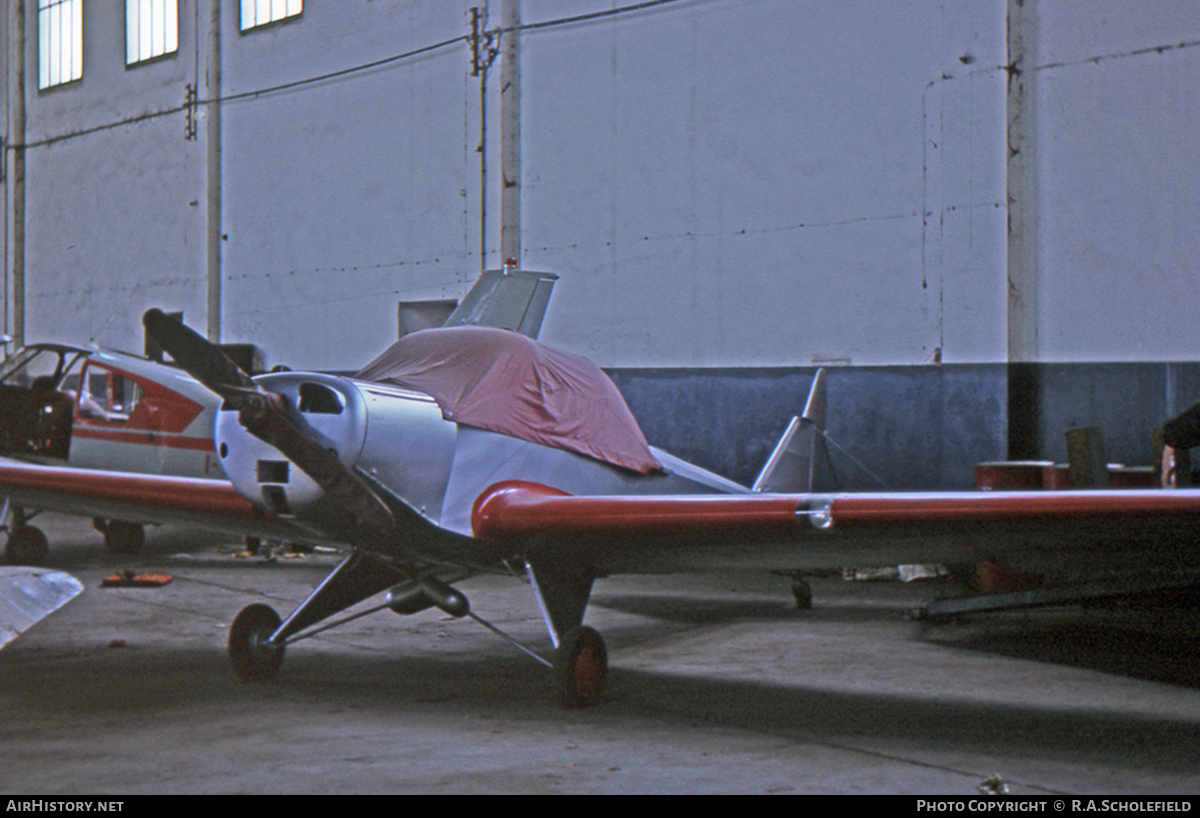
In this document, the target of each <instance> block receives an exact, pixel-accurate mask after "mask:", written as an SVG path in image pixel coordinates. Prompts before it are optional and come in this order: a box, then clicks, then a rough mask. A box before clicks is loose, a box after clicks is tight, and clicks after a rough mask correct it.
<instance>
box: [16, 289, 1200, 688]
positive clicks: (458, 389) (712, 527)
mask: <svg viewBox="0 0 1200 818" xmlns="http://www.w3.org/2000/svg"><path fill="white" fill-rule="evenodd" d="M521 272H522V271H516V270H508V269H506V270H504V271H496V272H495V275H496V276H497V277H496V278H495V280H494V282H493V284H494V285H495V286H496V287H499V288H500V290H504V289H505V284H506V278H505V277H506V276H513V279H512V280H513V281H514V282H516V281H520V280H522V277H521V275H520V274H521ZM527 275H534V274H527ZM551 279H552V277H551V278H543V279H540V280H539V281H540V282H541V283H540V284H537V283H535V284H532V285H530V286H531V287H532V290H531V289H530V287H526V290H525V292H526V294H525V296H523V300H522V301H521V305H522V309H518V310H516V311H515V313H514V314H516V315H517V318H516V319H514V320H511V321H508V322H507V323H503V322H496V321H488V320H483V319H481V318H480V316H479V309H477V308H481V305H480V304H478V303H476V304H470V303H468V302H470V301H471V299H470V298H468V299H467V300H466V301H464V303H463V305H461V306H460V307H459V310H458V311H456V315H457V316H458V319H457V320H455V316H452V320H451V321H449V322H447V325H446V326H443V327H440V328H436V329H428V330H422V331H418V332H414V333H411V334H409V335H406V336H404V337H403V338H401V339H400V340H399V341H397V342H396V343H394V344H393V345H392V346H390V347H389V348H388V349H387V350H385V351H384V352H383V353H382V354H380V355H379V356H378V357H377V358H376V359H375V360H373V361H371V362H370V363H368V364H367V365H366V366H365V367H364V368H363V369H361V370H360V371H358V372H357V373H356V374H355V375H353V376H351V377H335V376H332V375H327V374H321V373H313V372H282V373H272V374H265V375H258V376H255V377H250V376H248V375H247V374H246V373H245V372H243V371H242V370H240V369H239V368H238V367H237V366H236V365H234V364H233V363H232V362H231V361H230V360H229V359H228V358H227V357H226V356H225V355H224V354H222V353H221V351H220V350H219V349H218V348H216V347H215V346H214V345H213V344H211V343H209V342H208V341H207V340H205V339H204V338H203V337H202V336H200V335H198V334H197V333H195V332H193V331H192V330H190V329H189V328H187V327H186V326H185V325H183V324H182V323H180V322H179V321H178V320H175V319H174V318H171V317H169V316H167V315H165V314H164V313H162V312H160V311H158V310H150V311H148V312H147V313H146V314H145V316H144V317H143V323H144V325H145V329H146V332H147V334H148V335H149V336H150V337H151V338H153V339H154V340H155V341H156V342H157V343H158V344H160V345H161V346H162V348H163V349H165V350H166V351H167V352H168V353H169V354H170V355H171V356H172V358H173V359H174V360H175V361H176V362H177V363H178V364H179V365H180V366H181V367H182V368H183V369H184V370H186V371H187V372H188V373H190V374H191V375H192V376H193V377H194V378H195V380H196V381H198V382H199V383H201V384H203V385H204V386H205V387H207V389H209V390H211V391H212V392H213V393H214V394H216V395H218V396H219V398H220V405H219V407H218V410H217V411H216V412H215V421H214V432H213V440H214V443H215V451H216V457H217V460H218V461H219V463H220V466H221V468H222V470H223V471H224V473H225V475H226V476H227V477H228V481H221V480H205V479H202V478H197V477H183V476H167V475H158V474H130V473H120V472H115V471H111V470H110V471H97V470H84V469H78V468H70V467H61V466H44V465H40V464H30V465H17V466H10V467H5V468H3V469H0V489H2V490H3V491H6V492H7V493H8V494H9V495H10V497H12V498H13V499H14V500H17V501H20V502H21V503H23V504H25V505H28V506H31V507H62V506H63V504H64V503H68V502H69V503H70V504H71V506H72V507H73V508H75V509H79V510H80V513H87V514H90V515H93V516H100V517H104V518H118V519H140V520H146V521H162V522H167V521H177V522H190V523H194V524H198V525H203V526H206V527H208V528H219V529H222V530H228V531H230V532H236V533H238V534H240V535H246V534H249V535H255V536H263V537H273V538H280V539H284V538H286V539H298V540H304V541H307V542H314V543H333V544H339V545H343V546H349V547H350V548H351V552H350V555H349V556H348V557H347V558H346V559H345V560H344V561H343V562H342V563H341V564H339V565H338V566H337V568H335V569H334V570H333V572H332V573H331V574H330V575H329V576H328V577H327V578H326V579H325V580H324V581H323V582H322V583H321V584H320V585H319V586H318V587H317V588H316V590H314V591H313V592H312V594H311V595H310V596H309V597H308V598H307V599H305V600H304V601H303V602H302V603H301V604H300V605H299V606H298V607H297V608H296V609H295V610H294V611H291V612H290V613H288V614H287V615H286V616H285V617H281V616H280V615H279V614H278V613H277V612H276V611H275V610H273V609H272V608H270V607H268V606H266V605H263V604H257V603H256V604H252V605H250V606H248V607H246V608H245V609H243V610H242V611H241V612H240V613H239V614H238V615H237V617H236V618H235V619H234V621H233V623H232V625H231V627H230V631H229V642H228V649H229V656H230V659H231V661H232V663H233V667H234V670H235V671H236V673H237V674H238V675H239V676H240V677H241V678H243V679H245V680H248V681H254V680H263V679H268V678H271V677H273V676H275V675H276V674H277V672H278V671H279V669H280V667H281V664H282V661H283V658H284V652H285V649H286V648H287V647H288V646H289V645H292V644H294V643H296V642H298V641H300V640H301V639H304V638H306V637H307V636H309V635H312V634H314V633H316V632H318V631H321V630H325V629H327V628H329V627H334V626H336V625H337V624H340V623H341V622H344V621H346V620H348V619H350V618H356V617H358V616H361V615H363V614H365V613H369V612H370V611H377V610H385V609H390V610H391V611H394V612H396V613H400V614H413V613H416V612H418V611H423V610H426V609H429V608H438V609H440V610H442V611H444V612H446V613H447V614H450V615H452V616H456V617H461V616H467V617H470V618H472V619H475V620H476V621H479V622H481V623H482V624H484V625H486V626H487V627H489V628H492V629H493V630H496V629H495V628H494V627H493V626H491V625H490V623H487V622H485V621H484V620H482V619H481V618H480V617H478V616H477V615H476V614H475V613H474V612H473V611H472V610H471V607H470V604H469V602H468V600H467V598H466V596H465V595H464V594H463V593H462V591H461V590H459V589H458V588H457V587H455V584H456V583H458V582H460V581H461V580H463V579H466V578H468V577H470V576H472V575H476V574H480V573H484V572H496V571H502V572H504V573H517V574H520V575H522V576H523V577H525V578H527V579H528V581H529V584H530V585H531V587H532V589H533V592H534V595H535V597H536V599H537V602H538V604H539V607H540V609H541V611H542V613H543V618H544V620H545V623H546V626H547V629H548V631H549V634H550V638H551V641H552V643H553V644H554V646H555V652H554V657H553V661H551V660H548V659H546V658H544V657H542V656H540V655H538V654H537V653H535V652H534V651H532V650H530V649H528V648H526V647H524V646H521V645H517V647H519V648H521V649H522V650H525V651H526V652H527V653H529V654H530V655H531V656H533V657H534V658H535V659H536V660H537V661H539V662H541V663H543V664H545V665H547V666H549V667H552V668H553V672H554V676H555V680H556V688H557V691H558V695H559V698H560V700H561V702H562V703H563V704H564V705H566V706H568V707H581V706H587V705H590V704H592V703H594V702H596V701H597V700H598V699H599V698H600V697H601V695H602V692H603V690H604V685H605V678H606V674H607V653H606V648H605V644H604V641H603V639H602V638H601V636H600V635H599V634H598V633H597V632H596V631H595V630H593V629H591V628H589V627H587V626H585V625H583V620H584V615H585V611H586V608H587V604H588V600H589V597H590V594H591V590H592V586H593V583H594V582H595V581H596V580H597V579H599V578H602V577H604V576H606V575H610V574H617V573H663V572H669V571H679V570H690V569H715V570H720V569H722V568H728V567H758V568H763V569H770V570H783V571H801V570H815V569H820V568H827V567H830V566H844V565H880V564H893V565H894V564H898V563H929V562H947V563H948V562H959V563H961V562H971V561H982V560H984V559H992V558H997V559H1001V560H1003V561H1005V563H1006V564H1009V565H1011V566H1013V567H1014V568H1016V569H1018V570H1042V571H1047V572H1049V571H1060V570H1063V569H1065V568H1069V567H1070V566H1071V565H1073V564H1075V565H1078V564H1086V565H1087V566H1088V567H1090V568H1097V567H1102V566H1105V565H1109V564H1112V565H1117V564H1121V563H1125V562H1128V561H1129V560H1130V559H1134V560H1136V561H1137V563H1138V564H1139V565H1142V566H1144V565H1148V564H1157V565H1179V564H1181V563H1185V564H1195V563H1197V562H1198V561H1200V559H1198V558H1200V553H1198V552H1197V549H1196V547H1195V545H1194V537H1193V536H1192V534H1193V532H1194V531H1195V530H1196V528H1195V527H1196V525H1197V524H1198V523H1200V491H1194V490H1176V491H1145V490H1142V491H1134V490H1127V491H1058V492H1040V491H1039V492H1029V491H1014V492H998V491H995V492H941V493H904V494H887V493H882V494H881V493H875V494H819V493H813V492H812V488H813V479H814V475H816V474H817V473H818V472H819V468H820V464H821V461H822V459H823V457H822V443H821V441H822V437H821V435H822V427H823V424H824V417H825V388H824V376H823V374H821V373H818V374H817V376H816V378H815V379H814V384H813V387H812V390H811V392H810V395H809V399H808V402H807V405H806V407H805V410H804V412H803V413H802V414H801V415H800V416H799V417H797V418H795V419H793V422H792V423H791V425H790V426H789V427H788V430H787V431H786V432H785V434H784V436H783V438H782V439H781V440H780V442H779V444H778V445H777V446H776V449H775V451H774V453H773V454H772V456H771V457H770V458H769V459H768V461H767V464H766V465H765V466H764V468H763V470H762V472H761V473H760V475H759V477H758V479H757V480H756V481H755V484H754V485H753V486H751V487H745V486H741V485H739V484H736V483H734V482H732V481H729V480H727V479H725V478H723V477H720V476H718V475H716V474H713V473H711V472H708V471H705V470H704V469H701V468H699V467H697V466H695V465H692V464H690V463H687V462H685V461H683V460H680V459H679V458H676V457H673V456H671V455H669V454H667V453H666V452H663V451H660V450H658V449H655V448H653V447H651V446H649V445H648V444H647V442H646V440H645V438H644V437H643V435H642V433H641V431H640V429H639V428H638V426H637V423H636V421H635V420H634V419H633V416H632V414H631V413H630V411H629V409H628V407H627V406H626V404H625V401H624V400H623V398H622V397H621V395H620V394H619V393H618V392H617V390H616V388H615V386H614V385H613V384H612V382H611V381H610V380H609V379H608V378H607V377H606V376H605V375H604V374H603V373H602V372H601V371H600V370H599V369H598V368H596V367H595V366H594V365H593V364H591V363H590V362H589V361H587V360H586V359H583V358H580V357H578V356H575V355H571V354H568V353H566V352H561V351H558V350H555V349H552V348H550V347H548V346H545V345H543V344H540V343H538V342H537V341H536V340H534V339H533V338H532V337H529V336H530V335H536V325H538V324H540V320H541V316H540V313H538V314H537V315H536V316H535V319H534V320H528V321H527V320H526V318H527V316H525V310H524V308H525V307H526V306H528V305H530V304H534V302H536V301H538V300H539V299H540V305H541V309H543V310H544V307H545V300H544V297H543V296H548V286H546V287H542V284H545V283H546V282H547V281H550V280H551ZM528 283H529V282H528V281H526V282H525V284H528ZM522 286H525V285H524V284H523V285H522ZM539 287H541V293H542V295H537V292H538V288H539ZM497 291H499V290H497ZM531 293H532V294H531ZM492 301H493V302H494V301H495V298H493V299H492ZM483 306H486V305H483ZM473 311H474V312H473ZM509 312H510V313H513V311H512V310H511V309H510V310H509ZM534 312H537V309H534ZM497 323H499V324H500V326H499V327H498V326H496V324H497ZM503 327H506V328H503ZM531 328H532V332H530V329H531ZM522 331H524V333H525V334H522ZM377 594H379V595H382V601H381V602H380V603H379V604H377V605H375V606H374V607H372V608H370V609H369V610H367V611H362V610H359V611H358V612H356V613H353V614H346V615H345V616H344V617H343V618H342V619H340V620H336V621H333V622H327V621H326V620H329V619H330V618H331V617H336V616H337V615H338V614H342V613H343V612H346V611H347V610H348V609H349V608H351V607H352V606H356V605H358V604H359V603H361V602H364V601H366V600H367V599H368V598H370V597H373V596H375V595H377ZM497 632H498V631H497ZM501 635H503V634H501ZM506 638H507V637H506ZM510 641H514V640H511V639H510Z"/></svg>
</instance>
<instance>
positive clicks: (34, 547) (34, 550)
mask: <svg viewBox="0 0 1200 818" xmlns="http://www.w3.org/2000/svg"><path fill="white" fill-rule="evenodd" d="M49 554H50V543H49V542H48V541H47V540H46V535H45V534H43V533H42V530H41V529H40V528H34V527H33V526H31V525H23V526H21V527H19V528H17V529H16V530H14V531H13V532H12V533H11V534H9V535H8V542H7V543H5V545H4V559H5V561H6V562H7V563H8V564H9V565H41V564H43V563H44V562H45V561H46V557H47V556H48V555H49Z"/></svg>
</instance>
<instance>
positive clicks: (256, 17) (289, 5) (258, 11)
mask: <svg viewBox="0 0 1200 818" xmlns="http://www.w3.org/2000/svg"><path fill="white" fill-rule="evenodd" d="M302 11H304V0H242V20H241V29H242V31H248V30H250V29H252V28H258V27H259V26H265V25H269V24H271V23H275V22H278V21H279V20H285V19H287V18H288V17H295V16H297V15H299V14H300V12H302Z"/></svg>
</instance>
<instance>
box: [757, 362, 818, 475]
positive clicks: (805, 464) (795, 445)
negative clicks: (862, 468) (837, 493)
mask: <svg viewBox="0 0 1200 818" xmlns="http://www.w3.org/2000/svg"><path fill="white" fill-rule="evenodd" d="M824 432H825V370H824V369H818V370H817V374H816V375H814V376H813V382H812V387H811V388H810V389H809V391H808V401H807V402H805V404H804V412H803V414H801V415H800V416H799V417H794V418H792V422H791V423H789V424H788V427H787V429H786V430H785V431H784V433H783V436H782V437H781V438H779V442H778V443H776V444H775V449H774V451H772V452H771V456H770V457H768V458H767V462H766V463H765V464H764V465H763V467H762V471H760V472H759V473H758V478H757V479H756V480H755V481H754V485H753V487H752V490H753V491H758V492H771V493H775V492H782V493H796V494H804V493H807V492H812V491H820V490H828V489H831V488H833V482H834V475H833V466H832V464H831V463H830V461H829V452H828V450H826V448H825V437H824Z"/></svg>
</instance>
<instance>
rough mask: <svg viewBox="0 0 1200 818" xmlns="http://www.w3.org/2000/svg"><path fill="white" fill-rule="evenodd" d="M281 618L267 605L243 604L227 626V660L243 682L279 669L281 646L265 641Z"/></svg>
mask: <svg viewBox="0 0 1200 818" xmlns="http://www.w3.org/2000/svg"><path fill="white" fill-rule="evenodd" d="M281 621H282V620H280V618H279V614H277V613H275V609H274V608H272V607H270V606H269V605H263V604H261V603H255V604H253V605H247V606H246V607H245V608H242V610H241V611H239V612H238V615H237V616H236V617H234V620H233V624H232V625H230V626H229V661H231V662H232V663H233V672H234V673H236V674H237V675H238V678H240V679H241V680H242V681H243V682H262V681H266V680H267V679H270V678H272V677H273V676H274V675H275V674H276V673H278V672H279V666H280V665H282V664H283V645H271V644H269V643H268V640H269V639H270V638H271V634H273V633H274V632H275V631H276V630H277V629H278V628H279V624H280V622H281Z"/></svg>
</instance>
